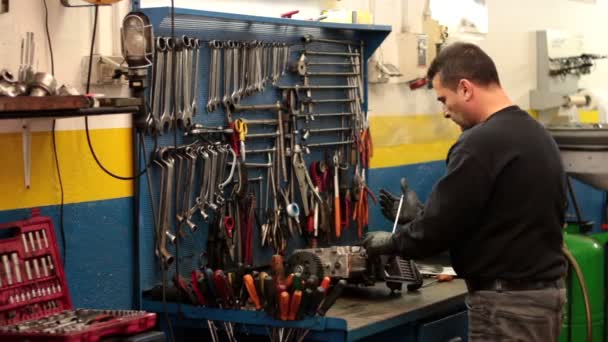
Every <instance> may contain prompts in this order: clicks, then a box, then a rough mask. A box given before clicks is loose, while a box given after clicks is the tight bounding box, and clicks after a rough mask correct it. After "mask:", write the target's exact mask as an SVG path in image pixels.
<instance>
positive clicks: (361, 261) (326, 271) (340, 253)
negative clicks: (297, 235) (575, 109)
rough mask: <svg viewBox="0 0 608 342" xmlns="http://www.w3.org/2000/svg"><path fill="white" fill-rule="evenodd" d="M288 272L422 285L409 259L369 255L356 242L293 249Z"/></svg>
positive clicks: (392, 286)
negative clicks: (352, 244)
mask: <svg viewBox="0 0 608 342" xmlns="http://www.w3.org/2000/svg"><path fill="white" fill-rule="evenodd" d="M287 271H288V272H289V273H298V272H299V273H301V274H302V276H303V277H304V278H306V277H309V276H311V275H315V276H317V277H318V278H319V279H322V278H323V277H330V278H337V279H344V280H346V281H347V282H348V283H351V284H363V285H366V286H372V285H374V284H375V283H376V281H385V282H386V285H387V286H388V288H389V289H391V292H392V291H401V289H402V286H403V284H406V286H407V290H408V291H414V290H416V289H418V288H420V287H421V286H422V275H421V274H420V272H419V271H418V267H417V266H416V263H415V262H414V261H413V260H404V259H401V258H399V257H374V258H370V257H369V256H368V255H367V252H366V250H365V249H364V248H363V247H360V246H332V247H327V248H308V249H296V250H294V251H293V253H292V255H291V256H290V257H289V258H288V259H287Z"/></svg>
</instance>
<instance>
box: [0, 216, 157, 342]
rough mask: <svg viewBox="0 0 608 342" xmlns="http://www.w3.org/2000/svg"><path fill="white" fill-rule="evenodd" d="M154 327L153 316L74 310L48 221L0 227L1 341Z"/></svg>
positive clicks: (82, 337)
mask: <svg viewBox="0 0 608 342" xmlns="http://www.w3.org/2000/svg"><path fill="white" fill-rule="evenodd" d="M155 325H156V314H155V313H148V312H145V311H132V310H88V309H77V310H74V308H73V306H72V300H71V299H70V294H69V292H68V285H67V282H66V278H65V274H64V271H63V267H62V265H61V259H60V258H59V249H58V248H57V239H56V238H55V229H54V228H53V222H52V221H51V218H50V217H44V216H40V211H39V210H37V209H34V210H32V217H31V218H30V219H27V220H22V221H16V222H10V223H6V224H0V341H3V342H7V341H25V340H27V341H98V340H99V339H100V338H102V337H105V336H110V335H130V334H135V333H138V332H142V331H146V330H149V329H151V328H152V327H154V326H155Z"/></svg>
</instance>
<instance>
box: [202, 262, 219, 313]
mask: <svg viewBox="0 0 608 342" xmlns="http://www.w3.org/2000/svg"><path fill="white" fill-rule="evenodd" d="M203 273H204V274H205V280H206V281H207V290H209V298H210V302H211V304H212V305H217V304H218V303H217V290H216V289H215V285H214V284H213V270H211V269H210V268H208V267H207V268H205V270H204V271H203Z"/></svg>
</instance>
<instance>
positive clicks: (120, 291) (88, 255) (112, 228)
mask: <svg viewBox="0 0 608 342" xmlns="http://www.w3.org/2000/svg"><path fill="white" fill-rule="evenodd" d="M64 208H65V209H64V225H65V235H66V245H67V255H66V262H65V270H66V274H67V281H68V285H69V290H70V294H71V296H72V300H73V303H74V307H77V308H98V309H103V308H105V309H120V308H122V309H125V308H131V307H132V306H133V291H134V284H135V280H134V276H133V275H134V272H135V270H134V267H133V266H134V263H133V242H134V240H133V237H134V234H133V227H134V225H133V214H132V212H133V211H132V209H133V198H132V197H127V198H119V199H112V200H104V201H95V202H85V203H76V204H68V205H65V207H64ZM40 209H41V215H43V216H50V217H51V218H52V219H53V224H54V225H55V232H56V236H57V239H58V240H59V241H58V243H59V244H60V245H61V232H60V228H59V206H47V207H41V208H40ZM30 216H31V215H30V210H29V209H18V210H9V211H2V212H0V222H10V221H15V220H22V219H25V218H29V217H30ZM60 248H63V246H60Z"/></svg>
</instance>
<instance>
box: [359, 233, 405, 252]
mask: <svg viewBox="0 0 608 342" xmlns="http://www.w3.org/2000/svg"><path fill="white" fill-rule="evenodd" d="M361 245H362V246H363V248H365V250H366V251H367V254H368V255H369V256H375V255H393V254H395V253H397V244H396V243H395V241H394V240H393V234H391V233H389V232H369V233H367V235H365V238H364V239H363V241H362V242H361Z"/></svg>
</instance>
